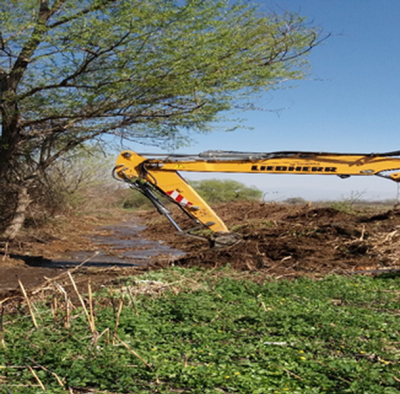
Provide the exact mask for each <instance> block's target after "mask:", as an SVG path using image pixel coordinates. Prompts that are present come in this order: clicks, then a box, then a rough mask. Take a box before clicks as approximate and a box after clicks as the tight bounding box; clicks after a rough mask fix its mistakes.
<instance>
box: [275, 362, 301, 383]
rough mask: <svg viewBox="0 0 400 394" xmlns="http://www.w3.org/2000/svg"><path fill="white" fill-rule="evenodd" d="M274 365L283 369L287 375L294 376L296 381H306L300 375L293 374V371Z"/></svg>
mask: <svg viewBox="0 0 400 394" xmlns="http://www.w3.org/2000/svg"><path fill="white" fill-rule="evenodd" d="M274 365H275V366H276V367H278V368H280V369H282V370H283V371H285V372H286V373H287V374H289V375H292V376H294V377H295V378H296V379H299V380H304V379H303V378H302V377H300V376H299V375H296V374H295V373H293V372H292V371H289V370H288V369H286V368H284V367H281V366H280V365H278V364H274Z"/></svg>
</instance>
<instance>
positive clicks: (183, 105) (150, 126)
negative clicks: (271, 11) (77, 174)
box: [0, 0, 320, 187]
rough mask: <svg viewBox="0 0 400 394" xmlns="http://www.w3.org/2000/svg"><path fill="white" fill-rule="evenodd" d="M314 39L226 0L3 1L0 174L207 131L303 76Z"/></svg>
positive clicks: (289, 18) (29, 172) (300, 23)
mask: <svg viewBox="0 0 400 394" xmlns="http://www.w3.org/2000/svg"><path fill="white" fill-rule="evenodd" d="M319 40H320V31H319V29H318V28H316V27H313V26H309V25H307V23H306V21H305V19H304V18H302V17H301V16H299V15H296V14H284V15H280V16H279V15H262V14H261V12H260V10H259V9H258V8H257V6H249V5H246V3H245V2H244V1H240V0H237V1H229V0H83V1H82V0H8V1H2V2H1V4H0V99H1V101H0V122H1V135H0V177H1V178H2V179H3V181H7V182H8V184H9V185H18V187H21V185H22V184H24V183H25V184H26V182H28V181H29V182H30V181H31V179H33V177H35V176H38V175H39V174H40V172H41V171H44V170H45V169H46V168H47V167H48V166H50V165H51V164H52V163H54V161H56V160H57V159H58V158H60V157H61V156H62V155H63V154H65V153H66V152H68V151H70V150H71V149H73V148H75V147H76V146H78V145H80V144H82V143H83V142H85V141H88V140H93V139H96V138H100V137H101V136H104V135H106V134H109V135H110V134H111V135H115V136H118V137H120V138H123V139H128V140H133V141H136V142H141V143H148V144H150V143H160V142H161V143H165V141H175V142H176V141H179V139H180V138H181V137H182V134H181V131H182V130H185V129H191V130H194V131H202V130H207V128H208V127H209V125H210V123H211V122H213V121H216V120H217V119H218V116H219V115H220V114H221V113H222V112H225V111H229V110H230V109H232V108H233V106H234V105H235V103H237V102H238V100H241V99H243V98H246V97H248V98H251V97H252V95H253V94H254V93H255V92H259V91H262V90H266V89H273V88H276V87H278V86H279V84H281V83H282V82H284V81H286V80H294V79H301V78H303V77H304V75H306V73H307V57H306V55H307V53H308V52H309V51H310V50H311V49H312V48H313V47H314V46H315V45H317V44H318V42H319Z"/></svg>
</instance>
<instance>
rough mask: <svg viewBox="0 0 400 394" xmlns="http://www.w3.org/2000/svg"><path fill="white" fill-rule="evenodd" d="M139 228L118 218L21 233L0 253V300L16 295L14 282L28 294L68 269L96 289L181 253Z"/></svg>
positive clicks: (79, 221) (130, 220)
mask: <svg viewBox="0 0 400 394" xmlns="http://www.w3.org/2000/svg"><path fill="white" fill-rule="evenodd" d="M144 228H145V226H143V225H142V224H141V222H140V220H139V219H138V218H136V220H133V218H132V215H127V214H125V215H121V214H118V215H117V217H116V218H103V219H99V218H96V217H93V216H90V217H84V218H74V217H70V218H68V223H64V225H62V226H61V228H58V227H56V228H55V229H53V231H51V229H47V230H44V231H43V230H38V231H37V234H35V235H32V234H25V235H23V236H21V237H20V238H19V239H18V240H16V241H15V242H13V243H12V244H10V245H5V246H4V247H3V249H2V250H0V300H1V299H5V298H8V297H13V296H15V295H17V294H21V288H20V284H19V281H20V282H21V283H22V285H23V286H24V287H25V288H26V289H27V290H32V289H34V288H35V287H38V288H40V287H41V286H42V285H43V284H45V283H46V281H47V280H48V279H50V278H56V277H65V275H64V274H65V273H66V272H67V271H68V270H70V271H71V270H72V271H78V272H79V276H80V277H81V278H80V279H81V280H79V281H80V282H82V283H83V282H85V283H86V282H87V281H88V280H89V279H90V280H91V281H92V282H93V283H94V285H95V286H96V284H98V285H102V284H106V283H108V282H109V281H113V280H114V279H115V278H116V277H118V276H119V275H123V274H126V275H129V274H130V273H135V272H137V271H138V270H139V271H140V270H143V269H148V267H149V266H150V265H151V262H152V260H153V259H157V260H158V261H163V260H169V259H171V258H174V257H178V256H182V255H183V254H184V252H182V251H180V250H177V249H174V248H171V247H170V246H168V245H166V244H164V243H163V241H162V240H159V241H158V240H148V239H145V238H144V237H143V233H142V231H143V229H144ZM60 229H63V230H62V232H61V233H60ZM82 279H83V281H82Z"/></svg>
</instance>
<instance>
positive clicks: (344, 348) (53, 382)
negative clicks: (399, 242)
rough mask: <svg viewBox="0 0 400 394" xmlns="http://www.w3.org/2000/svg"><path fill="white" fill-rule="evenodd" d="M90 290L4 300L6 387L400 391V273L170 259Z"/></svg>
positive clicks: (2, 379) (2, 373) (2, 375)
mask: <svg viewBox="0 0 400 394" xmlns="http://www.w3.org/2000/svg"><path fill="white" fill-rule="evenodd" d="M82 296H83V299H84V304H85V308H86V312H85V310H84V309H83V308H82V304H81V302H80V300H79V298H78V296H77V294H76V293H75V292H74V291H73V289H71V291H68V294H67V295H66V296H65V295H64V296H61V292H60V297H57V298H56V297H50V298H48V299H45V300H41V301H40V300H36V301H35V300H34V299H32V314H31V313H29V310H28V307H27V305H26V304H23V305H21V306H19V307H16V309H14V310H12V311H8V310H5V312H4V314H3V317H2V330H1V336H2V338H1V339H2V341H1V345H0V392H1V393H5V394H9V393H13V394H14V393H26V394H30V393H41V392H48V393H199V394H200V393H252V394H256V393H260V394H261V393H387V394H389V393H399V392H400V347H399V342H400V276H397V277H396V276H394V275H392V276H386V277H382V276H381V277H361V276H351V277H340V276H328V277H326V278H324V279H321V280H317V281H315V280H311V279H307V278H300V279H295V280H293V281H279V280H274V279H271V278H262V277H260V276H258V275H257V274H249V273H240V272H234V271H232V270H230V269H229V268H225V269H223V270H194V269H191V270H184V269H178V268H171V269H167V270H162V271H156V272H150V273H147V274H145V275H141V276H137V277H129V278H123V279H121V280H120V281H119V282H118V283H116V284H115V285H113V287H110V288H106V289H104V290H103V291H102V292H100V293H96V294H93V299H92V298H91V297H90V296H88V295H87V294H82ZM67 307H68V308H67ZM32 315H33V317H34V318H35V320H36V324H37V328H35V326H34V320H33V317H32Z"/></svg>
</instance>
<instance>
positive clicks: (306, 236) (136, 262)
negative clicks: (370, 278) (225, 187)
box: [0, 203, 400, 300]
mask: <svg viewBox="0 0 400 394" xmlns="http://www.w3.org/2000/svg"><path fill="white" fill-rule="evenodd" d="M213 208H214V210H215V211H216V212H217V214H218V215H219V216H220V217H221V218H222V220H223V221H224V222H225V223H226V224H227V225H228V227H229V229H230V230H231V231H232V232H235V233H237V234H240V241H239V242H238V243H237V244H235V245H233V246H230V247H228V248H224V249H219V250H216V249H210V243H209V241H208V238H210V234H207V232H203V233H200V234H199V235H202V236H204V237H205V238H202V239H198V238H192V237H186V236H182V235H176V233H175V232H174V229H173V227H172V226H171V224H170V223H169V222H168V220H167V219H166V218H164V217H162V216H160V215H159V214H158V213H157V212H155V211H146V212H137V213H136V214H135V217H132V214H127V213H123V214H122V215H121V214H119V215H116V217H114V218H113V219H112V220H110V219H109V218H108V219H105V220H100V221H99V220H97V219H93V218H90V217H89V218H81V219H77V218H75V219H73V220H69V221H67V224H68V225H67V226H66V227H65V226H64V227H62V228H63V230H62V232H61V233H60V232H59V230H57V229H58V227H55V228H54V229H49V230H48V231H47V232H43V231H42V232H40V234H35V235H34V236H32V235H30V236H25V237H22V238H20V239H18V240H17V241H15V242H14V243H13V244H11V245H7V247H6V248H3V249H2V251H0V264H1V266H0V300H1V299H4V298H7V297H10V296H13V295H15V294H17V293H18V291H19V287H18V279H20V280H21V282H22V283H23V284H24V285H25V286H26V287H27V288H30V289H33V288H35V286H39V285H41V284H43V283H45V282H46V280H47V279H46V278H52V277H55V276H58V275H60V274H61V275H62V274H63V273H64V272H65V271H66V270H67V269H76V267H78V266H80V265H81V264H82V262H85V264H84V265H83V267H80V268H79V271H77V272H78V273H79V280H80V281H81V282H82V283H84V282H85V281H86V282H87V281H88V280H91V281H92V283H93V284H94V285H97V286H105V285H106V284H108V283H115V280H117V278H118V277H121V276H124V275H131V274H135V273H137V272H138V270H139V271H140V270H142V271H143V270H149V269H160V268H163V267H167V266H170V265H172V264H174V265H177V266H182V267H193V266H200V267H208V268H218V267H223V266H226V265H228V264H229V265H230V266H231V267H233V268H235V269H238V270H243V271H258V272H259V273H260V277H262V278H267V277H273V278H287V279H291V278H296V277H299V276H305V275H306V276H310V277H313V278H319V277H322V276H325V275H327V274H332V273H334V274H341V275H353V274H368V275H375V274H382V273H391V274H395V275H399V274H400V273H399V272H400V211H399V210H395V209H387V208H379V209H378V208H374V209H371V208H369V209H364V208H362V209H361V208H360V209H357V210H354V212H351V213H349V212H343V211H340V210H336V209H334V208H331V207H326V206H313V205H303V206H292V205H284V204H278V203H268V204H266V203H229V204H221V205H218V206H215V207H213ZM172 211H173V216H174V217H175V218H176V219H177V220H178V222H179V223H180V224H181V225H182V226H185V225H189V226H190V224H189V223H187V222H186V223H185V220H186V219H185V218H184V217H182V214H181V213H180V212H179V210H178V211H175V210H174V209H172ZM111 267H112V268H111Z"/></svg>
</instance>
